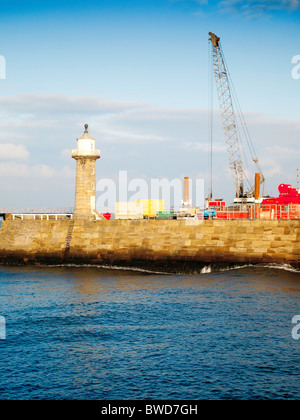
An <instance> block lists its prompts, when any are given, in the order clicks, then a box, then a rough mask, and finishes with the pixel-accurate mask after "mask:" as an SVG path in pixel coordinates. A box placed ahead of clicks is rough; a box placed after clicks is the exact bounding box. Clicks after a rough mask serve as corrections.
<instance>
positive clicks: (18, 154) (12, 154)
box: [0, 143, 29, 160]
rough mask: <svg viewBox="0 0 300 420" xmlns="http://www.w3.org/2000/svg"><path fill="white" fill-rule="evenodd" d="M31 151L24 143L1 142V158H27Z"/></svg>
mask: <svg viewBox="0 0 300 420" xmlns="http://www.w3.org/2000/svg"><path fill="white" fill-rule="evenodd" d="M28 158H29V152H28V150H27V149H26V147H25V146H24V145H23V144H12V143H0V159H1V160H3V159H13V160H15V159H17V160H26V159H28Z"/></svg>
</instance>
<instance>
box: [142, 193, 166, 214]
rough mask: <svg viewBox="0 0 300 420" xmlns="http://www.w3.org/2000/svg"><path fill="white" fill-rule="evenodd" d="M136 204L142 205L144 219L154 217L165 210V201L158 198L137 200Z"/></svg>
mask: <svg viewBox="0 0 300 420" xmlns="http://www.w3.org/2000/svg"><path fill="white" fill-rule="evenodd" d="M136 203H137V204H140V203H142V204H143V216H144V217H156V215H157V213H158V212H159V211H164V210H165V201H164V200H162V199H160V198H149V199H138V200H136Z"/></svg>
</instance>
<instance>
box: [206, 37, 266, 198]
mask: <svg viewBox="0 0 300 420" xmlns="http://www.w3.org/2000/svg"><path fill="white" fill-rule="evenodd" d="M209 35H210V39H209V40H210V41H211V43H212V49H213V67H214V75H215V82H216V87H217V94H218V99H219V106H220V112H221V118H222V125H223V130H224V134H225V143H226V146H227V152H228V158H229V168H230V171H231V173H232V176H233V179H234V184H235V190H236V197H247V196H248V197H249V196H253V192H254V187H253V186H250V187H249V188H248V190H246V188H245V185H244V184H245V181H246V180H247V177H246V175H245V172H244V169H243V162H242V158H241V150H240V141H239V133H238V127H237V121H236V116H235V113H234V108H233V101H232V96H231V90H230V81H229V73H228V69H227V67H226V63H225V59H224V57H223V52H222V49H221V46H220V38H219V37H218V36H217V35H215V34H213V33H212V32H209ZM252 160H253V162H254V163H255V164H256V166H257V168H258V170H259V173H260V174H261V182H262V183H263V182H264V180H265V179H264V176H263V174H262V172H261V169H260V167H259V164H258V159H257V157H255V156H252ZM247 182H249V181H248V180H247Z"/></svg>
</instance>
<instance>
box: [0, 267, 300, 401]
mask: <svg viewBox="0 0 300 420" xmlns="http://www.w3.org/2000/svg"><path fill="white" fill-rule="evenodd" d="M207 271H209V270H207ZM295 315H300V273H299V272H296V271H294V270H293V269H291V268H289V267H285V266H283V267H277V268H273V267H251V266H250V267H242V268H236V269H231V270H227V271H221V272H206V273H202V274H195V275H190V274H189V275H184V274H182V275H174V274H157V273H149V272H142V271H131V270H125V269H119V268H116V269H105V268H102V267H88V266H85V267H76V266H64V267H0V316H2V317H4V320H5V324H3V325H2V328H5V336H2V339H0V352H1V358H0V372H1V375H0V399H1V400H7V399H15V400H16V399H18V400H29V399H30V400H31V399H36V400H41V399H48V400H52V399H53V400H54V399H56V400H61V399H73V400H75V399H80V400H145V399H148V400H158V399H159V400H163V399H169V400H204V399H209V400H212V399H215V400H216V399H236V400H245V399H299V398H300V339H299V340H298V339H297V338H298V336H297V334H296V336H295V332H296V333H297V331H298V333H299V335H300V329H299V330H297V329H296V325H295V324H293V323H292V319H293V318H294V316H295ZM293 328H294V330H293ZM292 331H294V336H293V335H292ZM2 332H3V331H2ZM3 337H4V338H3Z"/></svg>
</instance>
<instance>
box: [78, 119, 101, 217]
mask: <svg viewBox="0 0 300 420" xmlns="http://www.w3.org/2000/svg"><path fill="white" fill-rule="evenodd" d="M84 128H85V131H84V133H83V134H82V136H80V137H79V138H78V139H77V149H74V150H72V158H74V159H75V160H76V189H75V208H74V215H73V218H74V219H77V220H78V219H83V220H96V219H99V218H102V217H101V215H100V214H99V213H97V211H96V170H95V163H96V160H97V159H99V158H100V150H99V149H95V139H94V137H92V136H91V135H90V134H89V132H88V125H87V124H85V126H84Z"/></svg>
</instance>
